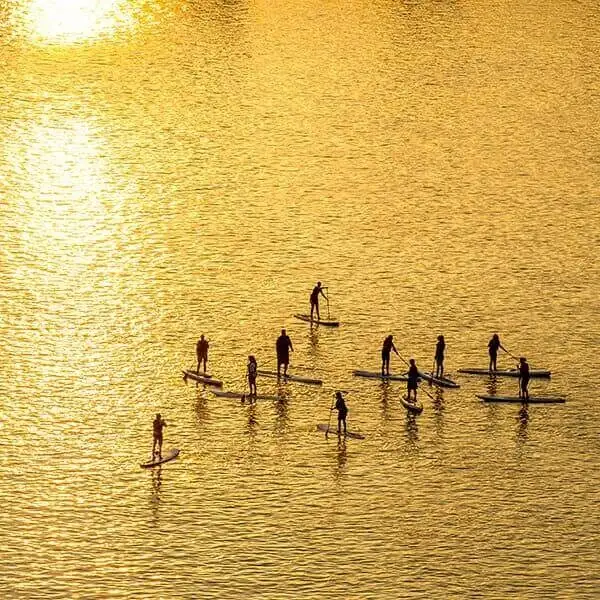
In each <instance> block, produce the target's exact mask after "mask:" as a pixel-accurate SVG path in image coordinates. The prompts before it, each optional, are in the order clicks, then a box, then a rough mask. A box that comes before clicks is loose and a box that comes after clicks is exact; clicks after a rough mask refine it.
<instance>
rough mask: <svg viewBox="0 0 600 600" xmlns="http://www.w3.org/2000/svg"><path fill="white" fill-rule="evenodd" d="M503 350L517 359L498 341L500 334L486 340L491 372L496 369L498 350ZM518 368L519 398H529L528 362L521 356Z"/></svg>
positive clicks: (515, 358)
mask: <svg viewBox="0 0 600 600" xmlns="http://www.w3.org/2000/svg"><path fill="white" fill-rule="evenodd" d="M499 349H501V350H504V352H506V354H508V355H509V356H510V357H511V358H513V359H514V360H517V357H516V356H513V355H512V354H511V353H510V352H509V351H508V350H507V349H506V348H505V347H504V346H503V345H502V342H500V336H499V335H498V334H497V333H494V335H492V338H491V339H490V341H489V342H488V354H489V356H490V365H489V371H490V373H493V372H494V371H497V370H498V369H497V365H496V362H497V360H498V350H499ZM518 369H519V398H521V399H522V400H525V401H526V400H529V389H528V388H529V379H530V373H529V363H528V362H527V358H525V357H524V356H521V357H520V358H519V359H518Z"/></svg>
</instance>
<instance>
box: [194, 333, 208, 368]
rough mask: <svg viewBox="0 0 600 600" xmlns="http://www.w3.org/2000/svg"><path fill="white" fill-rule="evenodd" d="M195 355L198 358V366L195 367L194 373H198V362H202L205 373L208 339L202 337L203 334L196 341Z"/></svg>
mask: <svg viewBox="0 0 600 600" xmlns="http://www.w3.org/2000/svg"><path fill="white" fill-rule="evenodd" d="M196 357H197V358H198V366H197V367H196V375H199V374H200V363H204V371H202V372H203V373H206V363H207V361H208V340H205V339H204V334H202V335H201V336H200V339H199V340H198V341H197V342H196Z"/></svg>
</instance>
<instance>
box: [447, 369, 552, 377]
mask: <svg viewBox="0 0 600 600" xmlns="http://www.w3.org/2000/svg"><path fill="white" fill-rule="evenodd" d="M458 372H459V373H466V374H467V375H496V377H518V376H519V369H498V370H496V371H490V370H489V369H472V368H467V369H458ZM550 375H551V372H550V371H548V370H546V369H531V370H530V371H529V376H530V377H550Z"/></svg>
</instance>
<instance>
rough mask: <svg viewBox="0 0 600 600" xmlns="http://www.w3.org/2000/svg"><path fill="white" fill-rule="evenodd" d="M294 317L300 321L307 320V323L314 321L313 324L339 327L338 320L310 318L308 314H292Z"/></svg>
mask: <svg viewBox="0 0 600 600" xmlns="http://www.w3.org/2000/svg"><path fill="white" fill-rule="evenodd" d="M294 317H296V319H300V320H301V321H307V322H308V323H314V324H315V325H325V327H339V326H340V322H339V321H330V320H329V319H311V318H310V315H298V314H296V315H294Z"/></svg>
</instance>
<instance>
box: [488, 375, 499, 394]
mask: <svg viewBox="0 0 600 600" xmlns="http://www.w3.org/2000/svg"><path fill="white" fill-rule="evenodd" d="M487 391H488V394H490V395H491V396H495V395H496V392H497V391H498V379H497V378H496V376H495V375H490V377H489V379H488V382H487Z"/></svg>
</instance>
